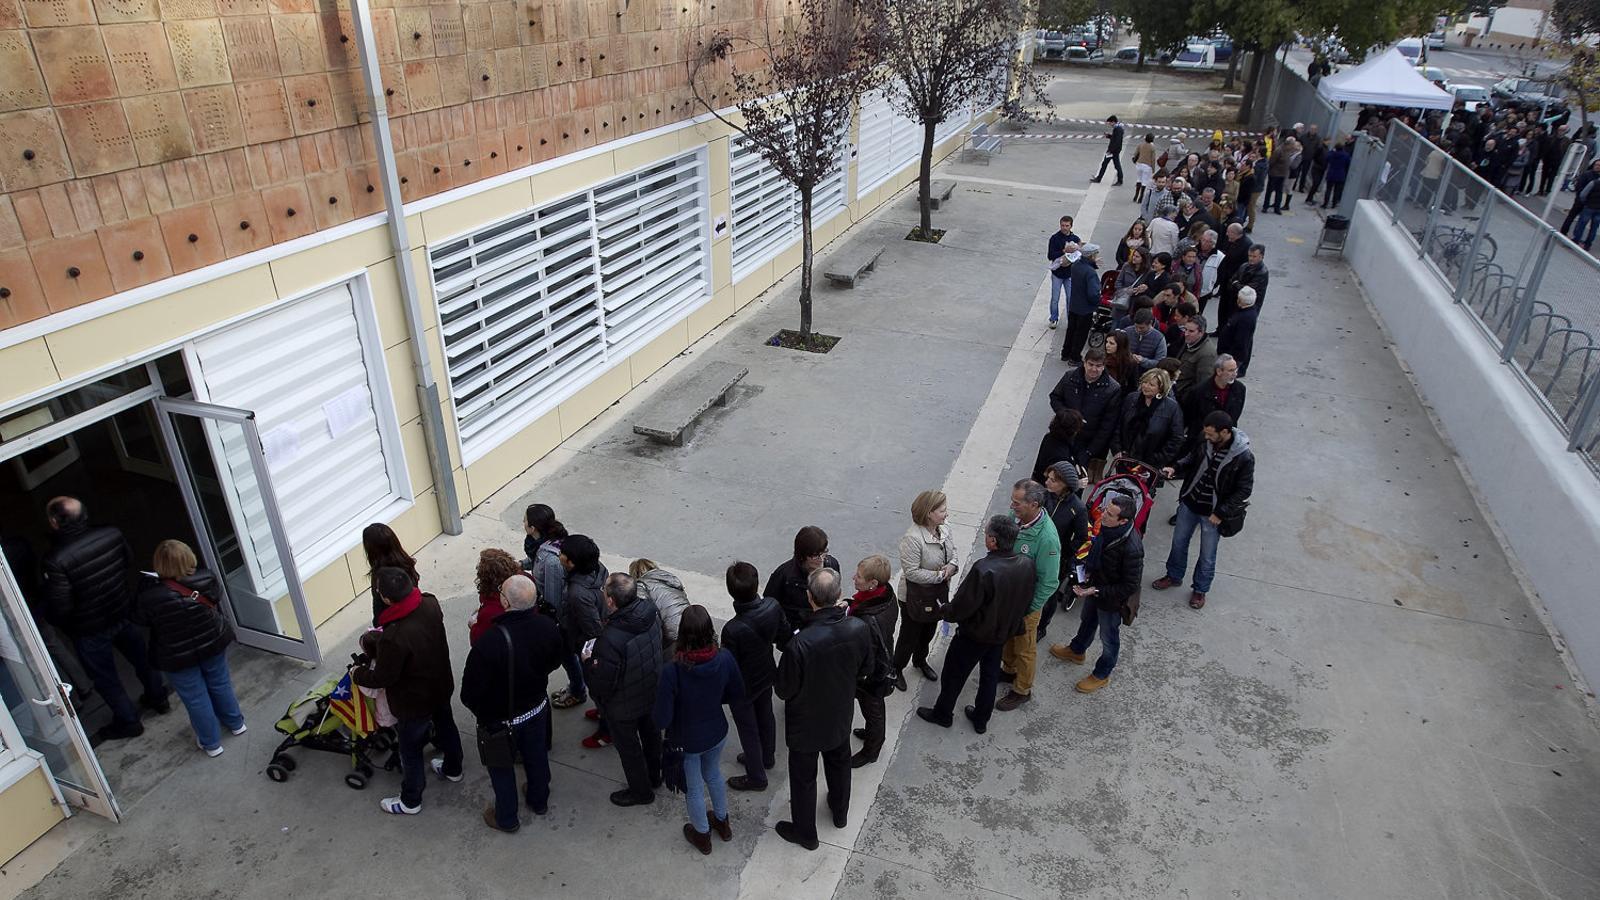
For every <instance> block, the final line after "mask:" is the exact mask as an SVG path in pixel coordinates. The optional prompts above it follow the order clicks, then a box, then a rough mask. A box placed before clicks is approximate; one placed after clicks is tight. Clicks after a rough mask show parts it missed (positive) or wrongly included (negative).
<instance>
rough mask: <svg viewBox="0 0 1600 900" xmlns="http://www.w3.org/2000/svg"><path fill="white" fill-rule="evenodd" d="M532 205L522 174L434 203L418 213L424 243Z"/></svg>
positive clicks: (493, 220)
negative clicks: (475, 191)
mask: <svg viewBox="0 0 1600 900" xmlns="http://www.w3.org/2000/svg"><path fill="white" fill-rule="evenodd" d="M532 206H533V188H532V186H531V185H529V184H528V180H527V179H525V178H519V179H517V180H516V181H513V182H511V183H510V184H503V185H501V186H499V187H497V188H493V189H491V190H487V191H483V192H481V193H477V194H473V195H472V196H470V197H463V198H462V199H460V200H454V201H451V202H449V203H446V204H444V205H443V206H438V207H435V208H433V209H430V210H428V211H427V212H425V213H423V214H422V225H423V228H424V229H426V231H427V234H428V243H430V244H441V243H444V242H445V241H448V240H450V239H451V238H453V237H458V236H460V235H462V234H464V233H466V232H468V231H474V230H476V229H478V228H481V227H483V226H485V225H488V224H489V223H491V222H498V221H499V220H501V219H505V218H509V217H511V216H514V215H516V214H517V213H520V212H525V211H527V210H528V209H530V208H531V207H532Z"/></svg>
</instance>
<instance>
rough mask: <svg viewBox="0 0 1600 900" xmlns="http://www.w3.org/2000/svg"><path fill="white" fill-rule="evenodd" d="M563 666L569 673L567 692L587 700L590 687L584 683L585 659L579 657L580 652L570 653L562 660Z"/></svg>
mask: <svg viewBox="0 0 1600 900" xmlns="http://www.w3.org/2000/svg"><path fill="white" fill-rule="evenodd" d="M561 668H562V669H564V670H566V673H567V693H569V694H571V695H572V696H574V697H577V698H578V699H579V700H587V699H588V698H589V688H588V686H587V685H585V684H584V683H583V661H582V660H580V659H578V654H576V653H568V654H567V655H566V658H564V659H562V660H561Z"/></svg>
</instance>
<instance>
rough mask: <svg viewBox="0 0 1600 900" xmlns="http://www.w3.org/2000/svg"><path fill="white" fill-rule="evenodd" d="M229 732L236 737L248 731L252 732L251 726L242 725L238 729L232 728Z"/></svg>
mask: <svg viewBox="0 0 1600 900" xmlns="http://www.w3.org/2000/svg"><path fill="white" fill-rule="evenodd" d="M228 730H229V731H231V732H233V733H234V735H235V736H238V735H241V734H244V733H245V732H246V731H249V730H250V726H249V725H240V726H239V727H238V728H230V729H228Z"/></svg>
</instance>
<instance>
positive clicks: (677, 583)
mask: <svg viewBox="0 0 1600 900" xmlns="http://www.w3.org/2000/svg"><path fill="white" fill-rule="evenodd" d="M628 574H629V575H630V576H632V577H633V586H634V591H635V593H637V594H638V595H639V599H640V600H649V601H650V602H651V603H652V604H654V605H655V608H656V612H658V613H660V614H661V643H662V646H666V647H670V646H672V645H673V644H674V643H676V642H677V640H678V621H679V620H680V619H682V618H683V611H684V610H686V609H688V608H689V595H688V593H686V592H685V591H684V589H683V580H682V579H681V578H679V577H678V576H676V575H674V574H672V573H671V572H668V571H667V570H666V569H663V568H661V567H660V566H658V565H656V564H655V561H654V560H650V559H636V560H634V561H633V562H631V563H629V564H628Z"/></svg>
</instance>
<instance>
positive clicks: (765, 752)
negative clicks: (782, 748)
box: [731, 685, 778, 784]
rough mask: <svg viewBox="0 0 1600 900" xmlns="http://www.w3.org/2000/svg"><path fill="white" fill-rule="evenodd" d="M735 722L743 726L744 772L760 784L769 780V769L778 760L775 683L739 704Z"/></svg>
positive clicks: (747, 776)
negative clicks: (774, 700) (774, 698)
mask: <svg viewBox="0 0 1600 900" xmlns="http://www.w3.org/2000/svg"><path fill="white" fill-rule="evenodd" d="M731 709H732V710H733V726H734V727H735V728H737V729H738V730H739V747H740V748H741V749H742V750H744V775H745V777H746V778H748V779H750V780H751V781H754V782H756V783H757V784H766V783H767V770H768V769H770V768H772V767H773V766H776V765H777V764H778V755H777V754H778V721H777V719H775V718H773V715H772V686H771V685H768V686H766V687H764V688H762V689H761V690H760V691H759V692H757V693H756V694H754V695H752V696H750V697H748V698H746V699H745V702H743V703H738V704H735V705H734V706H732V707H731Z"/></svg>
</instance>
